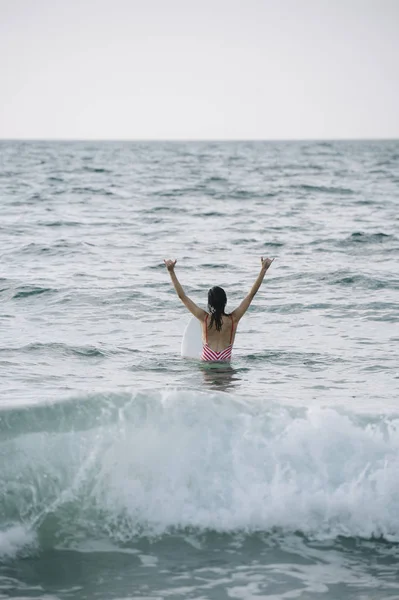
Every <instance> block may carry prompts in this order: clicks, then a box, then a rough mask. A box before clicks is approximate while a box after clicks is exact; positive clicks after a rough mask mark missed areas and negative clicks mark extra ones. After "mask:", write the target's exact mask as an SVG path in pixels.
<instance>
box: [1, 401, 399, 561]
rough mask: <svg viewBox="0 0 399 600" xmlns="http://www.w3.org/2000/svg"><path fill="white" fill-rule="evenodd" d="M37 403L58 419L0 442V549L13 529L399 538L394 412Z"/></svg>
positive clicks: (62, 537)
mask: <svg viewBox="0 0 399 600" xmlns="http://www.w3.org/2000/svg"><path fill="white" fill-rule="evenodd" d="M99 407H100V408H99ZM46 410H49V411H51V410H58V411H60V410H61V411H65V419H62V418H61V419H59V421H58V426H56V424H55V423H54V424H53V426H52V427H51V428H49V429H47V430H40V428H39V424H38V426H37V427H36V429H35V428H33V429H34V430H32V429H30V430H29V431H28V432H26V433H23V432H22V431H21V430H20V431H19V433H18V435H16V436H15V437H9V438H8V439H5V440H4V441H3V442H1V443H0V451H1V453H2V455H3V457H4V458H5V460H4V461H3V463H2V467H1V471H0V474H1V481H0V483H1V487H0V489H1V492H0V508H1V510H0V514H2V515H5V520H4V522H3V523H2V524H1V526H0V529H2V531H3V533H2V534H1V535H2V536H3V537H1V536H0V549H1V550H0V552H1V551H3V553H4V550H6V552H10V539H11V538H10V537H9V536H10V535H11V534H10V533H8V534H5V533H4V532H5V531H12V529H11V530H10V525H11V526H13V527H18V526H20V525H23V526H24V528H25V529H24V530H23V531H24V532H25V534H26V535H27V533H26V532H31V533H32V535H33V533H37V534H38V537H39V539H40V540H43V539H45V543H46V544H47V545H48V544H50V545H51V544H53V543H54V544H55V543H60V542H61V543H65V544H68V543H70V542H71V541H73V540H76V539H80V538H81V537H82V536H84V537H86V538H90V539H91V538H93V539H98V538H103V537H104V536H105V537H107V538H111V539H113V540H116V541H128V540H131V539H132V538H134V537H135V536H138V535H140V536H141V535H145V536H149V535H161V534H164V533H166V532H168V531H171V530H179V529H186V528H190V529H198V530H215V531H221V532H235V531H246V532H251V531H258V530H260V531H270V530H273V529H276V528H278V529H281V530H282V531H283V532H284V531H287V532H292V531H300V532H302V533H304V534H305V535H308V536H315V537H318V538H323V537H327V538H333V537H335V536H338V535H344V536H362V537H366V538H369V537H372V536H383V537H385V538H386V539H394V540H399V513H398V511H397V502H398V498H399V480H398V478H397V473H398V468H399V452H398V450H399V432H398V424H399V420H398V419H396V418H394V417H388V416H387V417H386V418H383V419H382V418H381V419H377V420H374V421H372V420H371V419H368V420H367V419H365V417H362V418H360V417H358V416H355V415H344V414H340V413H339V412H337V411H335V410H333V409H325V408H324V409H323V408H320V409H309V410H302V411H300V410H299V409H295V410H294V409H288V408H283V407H281V406H278V405H276V404H274V405H271V404H270V403H268V402H267V401H266V400H263V401H259V402H257V403H255V402H253V401H251V402H249V401H244V400H239V399H238V398H233V397H231V396H228V395H225V394H209V393H198V392H188V391H187V392H185V391H177V392H167V393H163V394H161V393H150V392H149V393H146V394H143V393H142V394H136V395H134V396H132V397H116V398H115V397H114V398H107V399H105V398H90V399H80V409H79V410H76V414H75V417H76V418H75V417H74V413H73V412H72V413H71V411H70V408H68V406H66V405H64V406H63V407H62V406H61V408H60V405H58V407H56V408H54V407H53V408H51V407H48V408H47V409H46ZM92 410H93V411H94V414H95V415H96V416H95V418H93V416H91V417H90V418H88V416H89V413H91V411H92ZM33 411H34V409H33ZM58 416H59V414H58ZM32 419H33V422H34V414H31V423H30V424H31V425H32ZM50 421H51V419H50V417H48V419H47V421H46V424H47V426H48V425H49V422H50ZM57 427H58V428H57ZM15 531H18V530H17V529H16V530H15ZM4 535H5V537H4ZM14 539H16V540H17V541H16V542H15V544H14V546H18V536H16V537H15V538H14ZM7 540H8V541H7ZM21 543H23V544H25V543H26V540H24V539H22V538H21ZM7 544H8V546H7ZM7 548H8V550H7Z"/></svg>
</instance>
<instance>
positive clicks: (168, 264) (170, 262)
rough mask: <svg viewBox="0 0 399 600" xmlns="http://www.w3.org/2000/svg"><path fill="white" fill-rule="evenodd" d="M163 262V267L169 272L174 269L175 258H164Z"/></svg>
mask: <svg viewBox="0 0 399 600" xmlns="http://www.w3.org/2000/svg"><path fill="white" fill-rule="evenodd" d="M163 262H164V263H165V267H166V268H167V269H168V271H169V273H171V272H172V271H174V270H175V264H176V262H177V260H170V259H168V260H165V259H164V261H163Z"/></svg>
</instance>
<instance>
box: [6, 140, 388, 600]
mask: <svg viewBox="0 0 399 600" xmlns="http://www.w3.org/2000/svg"><path fill="white" fill-rule="evenodd" d="M398 206H399V142H395V141H381V142H378V141H373V142H279V143H277V142H274V143H271V142H270V143H267V142H264V143H263V142H256V143H253V142H234V143H233V142H231V143H216V142H212V143H211V142H209V143H206V142H202V143H197V142H190V143H166V142H165V143H161V142H159V143H156V142H152V143H138V142H137V143H127V142H126V143H121V142H96V143H94V142H1V143H0V598H42V599H46V600H47V599H55V598H60V599H67V598H74V599H75V598H76V599H83V598H88V599H89V598H99V599H130V598H134V599H139V598H151V599H161V598H171V599H174V598H176V599H177V598H196V599H200V598H201V599H215V600H216V599H217V600H222V599H225V598H242V599H249V598H253V599H256V598H274V599H277V598H278V599H279V598H326V599H335V598H337V599H347V598H351V599H352V598H356V599H368V598H378V599H379V598H384V599H385V598H391V599H393V598H399V575H398V564H399V563H398V561H399V509H398V506H399V409H398V401H399V395H398V391H399V373H398V364H399V360H398V359H399V353H398V342H399V327H398V321H399V218H398V214H399V211H398ZM261 256H263V257H266V256H269V257H274V258H275V261H274V262H273V264H272V266H271V268H270V270H269V271H268V273H267V274H266V277H265V281H264V283H263V285H262V287H261V289H260V290H259V292H258V294H257V296H256V297H255V299H254V302H253V304H252V306H251V307H250V309H249V311H248V313H247V314H246V315H245V317H244V318H243V319H242V322H241V323H240V325H239V328H238V332H237V336H236V343H235V346H234V351H233V361H232V364H231V367H225V366H224V367H222V368H215V367H210V366H208V365H205V366H204V365H201V364H200V363H198V362H196V361H189V360H184V359H181V357H180V344H181V338H182V334H183V331H184V329H185V326H186V324H187V322H188V320H189V318H190V315H189V313H188V312H187V311H186V309H185V307H184V306H183V305H182V304H181V302H180V301H179V299H178V298H177V296H176V294H175V292H174V290H173V287H172V285H171V282H170V279H169V275H168V273H167V271H166V269H165V267H164V265H163V259H164V258H177V265H176V273H177V275H178V277H179V279H180V281H181V283H182V285H183V287H184V288H185V290H186V292H187V293H188V294H189V295H190V297H191V298H192V299H193V300H194V301H195V302H196V303H197V304H198V305H200V306H202V307H204V308H205V307H206V298H207V290H208V288H209V287H211V286H213V285H221V286H223V287H224V288H225V290H226V292H227V296H228V305H227V308H226V310H227V311H228V310H233V309H234V308H235V307H236V306H237V305H238V304H239V302H240V301H241V300H242V298H243V297H244V296H245V294H246V293H247V292H248V291H249V289H250V287H251V285H252V283H253V282H254V280H255V278H256V276H257V274H258V272H259V268H260V257H261Z"/></svg>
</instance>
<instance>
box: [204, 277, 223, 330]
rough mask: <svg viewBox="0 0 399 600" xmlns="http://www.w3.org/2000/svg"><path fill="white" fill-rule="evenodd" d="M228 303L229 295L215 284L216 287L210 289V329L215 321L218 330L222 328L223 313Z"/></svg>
mask: <svg viewBox="0 0 399 600" xmlns="http://www.w3.org/2000/svg"><path fill="white" fill-rule="evenodd" d="M226 303H227V296H226V292H225V291H224V289H223V288H221V287H219V286H217V285H215V287H213V288H211V289H210V290H209V292H208V310H209V312H210V313H211V322H210V323H209V329H211V328H212V326H213V324H214V323H215V327H216V329H217V330H218V331H220V330H221V329H222V315H224V309H225V306H226Z"/></svg>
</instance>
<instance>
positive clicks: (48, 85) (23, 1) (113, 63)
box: [0, 0, 399, 140]
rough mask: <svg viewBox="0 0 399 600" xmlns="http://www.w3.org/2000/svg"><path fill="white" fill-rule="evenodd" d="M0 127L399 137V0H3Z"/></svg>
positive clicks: (190, 135)
mask: <svg viewBox="0 0 399 600" xmlns="http://www.w3.org/2000/svg"><path fill="white" fill-rule="evenodd" d="M0 138H3V139H4V138H5V139H14V138H22V139H32V138H33V139H128V140H135V139H140V140H147V139H156V140H160V139H171V140H176V139H185V140H187V139H226V140H228V139H266V140H268V139H272V140H273V139H347V138H351V139H364V138H367V139H371V138H399V0H239V1H238V0H62V1H59V0H0Z"/></svg>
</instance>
